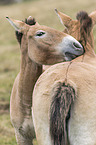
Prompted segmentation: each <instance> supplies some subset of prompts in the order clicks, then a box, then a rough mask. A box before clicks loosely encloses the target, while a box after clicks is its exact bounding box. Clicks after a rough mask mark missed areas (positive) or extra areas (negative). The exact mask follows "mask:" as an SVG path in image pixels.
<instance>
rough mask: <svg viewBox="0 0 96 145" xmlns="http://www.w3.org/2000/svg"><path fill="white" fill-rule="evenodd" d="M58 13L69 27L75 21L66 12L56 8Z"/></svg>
mask: <svg viewBox="0 0 96 145" xmlns="http://www.w3.org/2000/svg"><path fill="white" fill-rule="evenodd" d="M55 12H56V14H57V15H58V17H59V19H60V21H61V23H62V24H63V25H65V27H69V26H70V23H71V22H72V21H73V20H72V19H71V18H70V17H69V16H67V15H66V14H64V13H62V12H60V11H58V10H57V9H55Z"/></svg>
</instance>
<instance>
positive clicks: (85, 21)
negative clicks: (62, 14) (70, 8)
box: [76, 11, 92, 45]
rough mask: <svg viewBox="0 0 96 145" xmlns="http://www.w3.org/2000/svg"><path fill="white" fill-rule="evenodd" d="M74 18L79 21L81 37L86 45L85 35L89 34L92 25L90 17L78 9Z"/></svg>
mask: <svg viewBox="0 0 96 145" xmlns="http://www.w3.org/2000/svg"><path fill="white" fill-rule="evenodd" d="M76 18H77V20H78V21H80V24H81V25H80V32H81V38H84V42H85V45H86V42H87V36H88V35H89V33H90V31H91V27H92V19H91V17H89V16H88V14H87V12H85V11H80V12H79V13H77V15H76Z"/></svg>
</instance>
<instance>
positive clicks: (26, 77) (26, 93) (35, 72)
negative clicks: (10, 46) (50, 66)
mask: <svg viewBox="0 0 96 145" xmlns="http://www.w3.org/2000/svg"><path fill="white" fill-rule="evenodd" d="M25 46H26V47H28V45H25ZM21 47H22V46H21ZM26 50H28V48H26V49H25V51H23V53H22V54H21V64H20V73H19V84H18V96H19V98H20V103H21V106H22V107H24V110H25V112H26V113H25V114H27V115H28V114H30V113H31V106H32V92H33V88H34V85H35V83H36V81H37V79H38V77H39V76H40V75H41V73H42V66H41V65H38V64H36V63H35V62H33V61H32V60H31V59H30V58H29V57H28V52H27V51H26Z"/></svg>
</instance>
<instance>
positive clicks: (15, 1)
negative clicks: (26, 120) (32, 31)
mask: <svg viewBox="0 0 96 145" xmlns="http://www.w3.org/2000/svg"><path fill="white" fill-rule="evenodd" d="M55 8H57V9H58V10H60V11H62V12H64V13H65V14H67V15H69V16H71V17H72V18H73V19H75V16H76V13H77V12H79V11H81V10H85V11H87V12H88V13H89V14H90V13H91V12H92V11H93V10H95V9H96V0H0V145H16V139H15V134H14V129H13V127H12V125H11V122H10V116H9V102H10V94H11V90H12V86H13V83H14V80H15V78H16V75H17V74H18V72H19V67H20V49H19V48H20V46H19V44H18V42H17V40H16V37H15V31H14V29H13V27H11V25H10V24H9V22H8V21H7V20H6V19H5V17H6V16H9V17H11V18H14V19H18V20H24V19H25V18H27V17H28V16H29V15H31V16H32V17H34V18H35V19H36V21H38V22H39V23H40V24H42V25H47V26H50V27H53V28H55V29H58V30H60V31H62V30H63V29H64V27H63V26H62V25H61V23H60V21H59V19H58V17H57V15H56V14H55V11H54V9H55ZM94 41H95V49H96V26H95V27H94ZM34 145H37V142H36V140H35V141H34Z"/></svg>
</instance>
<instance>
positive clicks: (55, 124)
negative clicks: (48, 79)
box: [50, 83, 76, 145]
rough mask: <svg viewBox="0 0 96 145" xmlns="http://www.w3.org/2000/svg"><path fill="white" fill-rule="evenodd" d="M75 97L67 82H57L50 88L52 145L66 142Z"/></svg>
mask: <svg viewBox="0 0 96 145" xmlns="http://www.w3.org/2000/svg"><path fill="white" fill-rule="evenodd" d="M75 97H76V92H75V89H74V88H73V87H72V86H70V85H69V84H67V85H66V84H65V83H58V84H57V85H56V86H55V87H54V89H53V90H52V102H51V107H50V134H51V139H52V141H53V143H54V145H67V144H68V121H69V118H70V108H71V105H72V104H73V101H74V99H75Z"/></svg>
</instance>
